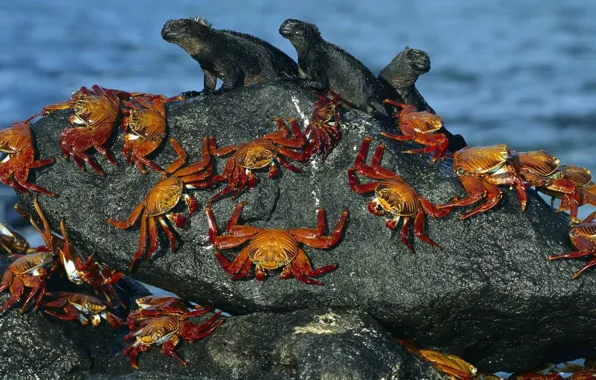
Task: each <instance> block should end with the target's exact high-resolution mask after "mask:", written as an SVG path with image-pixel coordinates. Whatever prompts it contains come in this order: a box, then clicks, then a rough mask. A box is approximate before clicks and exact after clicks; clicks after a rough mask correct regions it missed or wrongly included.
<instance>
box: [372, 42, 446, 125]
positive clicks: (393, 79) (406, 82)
mask: <svg viewBox="0 0 596 380" xmlns="http://www.w3.org/2000/svg"><path fill="white" fill-rule="evenodd" d="M429 71H430V58H429V56H428V54H427V53H426V52H424V51H422V50H418V49H411V48H410V47H408V46H406V48H405V49H404V50H402V51H401V52H400V53H399V54H398V55H397V56H395V58H393V60H391V62H390V63H389V64H388V65H387V66H385V68H384V69H383V70H381V73H380V74H379V81H380V82H381V83H382V84H383V85H384V86H385V91H386V92H387V93H391V92H394V94H393V95H394V97H392V98H394V99H395V100H397V101H398V102H400V103H405V104H411V105H414V106H416V109H417V110H418V111H429V112H432V113H435V111H434V110H433V109H432V108H431V107H430V106H429V105H428V103H426V101H425V100H424V98H423V97H422V95H420V93H419V92H418V90H417V89H416V80H417V79H418V77H419V76H420V75H423V74H426V73H428V72H429Z"/></svg>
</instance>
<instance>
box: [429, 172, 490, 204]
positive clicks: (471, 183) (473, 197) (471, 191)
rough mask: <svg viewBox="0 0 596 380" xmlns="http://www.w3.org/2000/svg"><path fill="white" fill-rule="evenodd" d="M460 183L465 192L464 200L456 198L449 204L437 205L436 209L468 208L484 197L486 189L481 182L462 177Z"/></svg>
mask: <svg viewBox="0 0 596 380" xmlns="http://www.w3.org/2000/svg"><path fill="white" fill-rule="evenodd" d="M460 180H461V183H462V185H463V187H464V189H465V190H466V193H467V195H468V196H467V197H464V198H461V199H460V198H456V199H454V200H452V201H450V202H447V203H445V204H442V205H437V208H438V209H442V208H447V207H463V206H469V205H471V204H473V203H476V202H478V201H479V200H481V199H482V198H484V197H485V196H486V193H487V189H486V188H485V187H484V185H483V184H482V181H480V180H479V179H477V178H475V177H470V176H464V177H461V179H460Z"/></svg>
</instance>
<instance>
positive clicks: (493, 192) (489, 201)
mask: <svg viewBox="0 0 596 380" xmlns="http://www.w3.org/2000/svg"><path fill="white" fill-rule="evenodd" d="M481 183H482V182H481ZM484 188H485V189H486V202H485V203H483V204H481V205H480V206H478V207H476V208H475V209H473V210H472V211H468V212H467V213H465V214H462V215H461V216H460V217H459V219H460V220H464V219H468V218H469V217H471V216H474V215H476V214H479V213H481V212H484V211H488V210H490V209H492V208H493V207H495V206H496V205H498V204H499V202H500V201H501V198H503V192H502V191H501V190H500V189H499V188H498V187H497V186H496V185H493V184H490V183H484Z"/></svg>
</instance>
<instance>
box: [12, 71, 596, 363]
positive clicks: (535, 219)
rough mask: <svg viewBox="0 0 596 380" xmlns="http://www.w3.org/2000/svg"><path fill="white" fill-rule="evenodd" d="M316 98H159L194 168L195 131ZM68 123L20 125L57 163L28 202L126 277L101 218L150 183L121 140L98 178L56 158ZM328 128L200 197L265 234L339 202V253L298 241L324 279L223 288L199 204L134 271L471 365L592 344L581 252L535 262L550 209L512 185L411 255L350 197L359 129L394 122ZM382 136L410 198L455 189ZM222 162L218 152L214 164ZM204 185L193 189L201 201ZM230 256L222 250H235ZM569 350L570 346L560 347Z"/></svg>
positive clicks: (121, 210)
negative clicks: (113, 161)
mask: <svg viewBox="0 0 596 380" xmlns="http://www.w3.org/2000/svg"><path fill="white" fill-rule="evenodd" d="M315 100H316V98H315V97H314V96H313V95H312V94H311V92H310V91H309V90H307V89H304V88H301V87H298V86H297V85H295V84H292V83H290V82H279V83H276V84H264V85H257V86H253V87H250V88H245V89H239V90H235V91H232V92H229V93H225V94H222V95H217V96H204V97H198V98H194V99H192V100H189V101H187V102H185V103H182V104H171V105H168V107H167V111H168V128H169V133H170V135H171V136H173V137H175V138H176V139H178V141H180V142H181V144H182V145H183V147H184V148H185V149H186V150H187V152H188V153H189V162H194V161H196V160H198V159H199V156H200V151H201V139H202V137H203V136H209V135H215V136H216V137H217V142H218V146H225V145H232V144H237V143H241V142H244V141H246V140H247V139H249V138H256V137H260V136H262V135H264V134H266V133H268V132H271V131H275V130H276V126H275V123H274V122H273V120H272V119H273V118H274V117H281V118H283V119H288V118H290V117H296V118H297V119H298V120H299V121H300V122H301V123H302V124H303V125H304V122H305V121H306V120H307V119H308V118H309V117H310V114H311V112H312V106H313V103H314V101H315ZM68 116H69V112H68V111H62V112H57V113H56V114H54V115H51V116H48V117H45V118H43V119H41V120H40V121H38V122H37V123H36V124H35V125H34V127H33V129H34V134H35V135H36V139H37V145H38V149H39V152H40V157H42V158H48V157H57V162H56V163H55V164H54V165H53V166H51V167H48V168H46V169H42V170H36V171H35V176H36V178H35V180H36V183H38V184H39V185H41V186H44V187H46V188H48V189H49V190H51V191H54V192H56V193H58V194H59V195H60V197H59V198H56V199H50V198H48V197H40V203H41V207H42V208H43V210H44V211H45V213H46V214H47V216H48V217H49V220H50V223H51V224H52V226H53V227H54V228H55V229H56V228H57V227H58V221H59V219H60V218H65V220H66V225H67V228H68V230H69V234H70V238H71V240H73V241H74V242H75V243H76V245H77V246H80V247H81V248H83V249H84V250H87V251H88V252H96V253H97V256H98V258H99V259H100V260H103V261H105V262H106V263H108V264H109V265H111V266H115V267H116V268H118V269H120V270H123V271H124V270H126V269H127V268H128V264H129V263H130V260H131V259H132V255H133V253H134V252H135V251H136V249H137V245H138V239H139V230H138V226H137V227H134V228H131V229H129V230H125V231H123V230H119V229H116V228H114V227H112V226H110V225H109V224H108V223H107V222H106V221H107V219H108V218H109V217H112V218H115V219H125V218H126V217H127V216H128V215H129V214H130V212H131V211H132V209H133V208H134V207H135V206H136V205H137V204H138V203H139V202H141V201H142V199H143V198H144V196H145V194H146V192H147V191H148V190H149V189H150V187H151V186H152V185H153V184H154V183H155V182H157V180H158V179H159V177H158V175H157V174H155V173H150V174H148V175H142V174H140V173H139V172H138V171H137V169H136V168H134V167H129V166H126V164H125V160H124V158H123V156H122V154H121V150H122V142H121V139H122V136H121V135H118V136H116V137H115V138H114V140H113V144H112V145H111V146H109V149H110V150H111V151H112V152H113V153H114V154H115V155H116V158H117V160H118V162H119V165H118V166H116V167H112V166H111V165H109V164H108V163H107V162H106V161H105V160H104V158H103V157H102V156H100V155H98V154H94V157H95V158H97V160H98V161H99V162H100V164H101V165H102V166H103V168H104V170H105V172H106V176H105V177H100V176H97V175H96V174H95V173H93V172H81V171H79V169H78V168H77V167H76V165H75V164H74V163H73V162H66V161H64V160H63V159H62V158H60V149H59V144H58V139H59V135H60V133H61V131H62V130H63V129H64V128H65V127H67V125H68V121H67V119H68ZM342 121H343V123H342V126H341V132H342V139H341V141H340V143H339V146H338V147H337V148H336V149H335V150H334V151H333V152H332V153H331V154H330V155H329V157H328V159H327V161H326V162H324V163H322V162H320V161H315V162H313V163H312V164H309V165H306V166H305V173H302V174H300V173H292V172H289V171H288V170H285V169H281V170H280V172H281V176H280V178H278V179H275V180H270V179H268V178H266V173H260V174H259V175H258V176H259V184H258V186H257V187H256V188H254V189H252V190H250V191H248V192H245V193H243V194H242V195H241V196H240V197H239V198H238V199H237V200H232V199H231V198H227V199H224V200H222V201H220V202H217V203H216V204H215V205H214V206H213V210H214V212H215V215H216V217H217V222H218V225H219V226H220V231H222V230H223V229H222V227H224V226H225V222H226V221H227V219H228V218H229V216H230V215H231V213H232V210H233V208H234V205H235V204H236V202H237V201H246V202H247V205H246V206H245V209H244V212H243V214H242V220H241V223H243V224H244V223H245V224H251V225H255V226H259V227H275V228H300V227H314V226H315V225H316V221H315V210H316V208H317V207H322V208H323V209H324V210H325V211H326V212H327V220H328V225H329V226H330V227H331V228H332V227H333V226H334V225H335V223H336V222H337V220H338V219H339V217H340V213H341V211H342V209H343V208H344V207H348V208H349V210H350V218H349V221H348V223H347V229H346V232H345V234H344V237H343V239H342V242H341V243H340V244H339V245H338V246H337V247H335V248H333V249H331V250H328V251H323V250H318V249H313V248H309V247H305V251H306V252H307V254H308V256H309V257H310V259H311V262H312V263H313V265H314V266H315V267H320V266H324V265H327V264H331V263H338V264H339V267H338V269H336V270H335V271H333V272H330V273H328V274H326V275H324V276H322V277H321V278H320V280H321V281H323V282H324V283H325V285H324V286H322V287H318V286H312V285H305V284H303V283H300V282H298V281H296V280H293V279H291V280H281V279H279V272H271V273H269V274H270V276H269V277H268V278H267V280H266V281H264V282H259V281H256V280H255V279H254V278H250V279H247V280H242V281H232V280H231V276H230V275H228V274H227V273H225V272H224V271H223V269H222V268H221V267H220V265H219V263H218V262H217V261H216V259H215V257H214V248H213V246H212V245H211V244H210V243H209V240H208V236H207V223H206V219H205V215H204V213H202V212H199V213H198V214H196V215H195V216H193V217H192V218H191V224H190V227H189V228H187V229H181V230H177V233H178V238H179V244H180V247H179V249H178V251H177V252H176V253H174V254H172V253H170V252H169V247H168V245H167V241H166V239H165V237H164V236H161V243H162V245H161V250H160V251H158V253H157V254H156V255H155V256H154V257H153V259H152V260H151V262H150V263H147V262H144V261H140V262H139V265H137V268H136V270H135V271H134V272H133V273H132V276H133V277H134V278H136V279H138V280H140V281H143V282H146V283H150V284H152V285H155V286H157V287H160V288H163V289H167V290H169V291H172V292H175V293H177V294H178V295H180V296H183V297H186V298H189V299H193V300H195V301H197V302H200V303H210V304H215V305H216V306H217V307H220V308H221V309H223V310H225V311H229V312H233V313H241V314H247V313H252V312H255V311H267V312H279V311H291V310H296V309H305V308H320V307H334V308H342V309H359V310H363V311H366V312H367V313H369V314H370V315H372V316H373V317H374V318H375V319H376V320H378V321H379V322H380V323H382V324H383V325H384V326H385V327H386V328H388V329H389V331H391V332H392V333H393V334H394V335H395V336H396V337H399V338H410V339H415V341H416V344H417V345H418V346H419V347H425V348H431V349H437V350H440V351H443V352H448V353H452V354H456V355H460V356H462V357H463V358H464V359H466V360H468V361H470V362H472V363H474V364H475V365H477V366H478V367H479V368H480V369H482V370H483V371H496V370H522V369H528V370H529V369H531V368H534V367H538V366H539V363H541V362H543V361H544V360H552V358H553V357H556V360H563V359H573V358H577V357H578V356H581V355H585V354H587V353H588V350H587V348H588V347H594V343H595V342H596V335H595V334H591V333H590V332H591V331H592V330H593V328H594V326H596V324H595V321H596V315H595V314H594V313H593V309H594V306H595V303H596V297H593V289H594V285H595V284H594V282H595V280H594V276H592V273H586V274H584V275H582V276H580V277H579V278H578V279H576V280H571V278H570V276H571V274H572V273H574V272H575V271H576V270H577V269H578V268H579V267H580V266H581V265H582V263H581V262H579V260H566V261H560V262H547V260H546V257H547V256H548V255H551V254H557V253H563V252H568V251H570V250H571V246H570V244H569V241H568V237H567V232H568V227H567V221H566V220H565V219H564V218H562V217H561V216H557V215H554V214H553V212H552V210H551V209H550V207H548V206H547V205H546V204H545V203H544V202H543V201H542V200H541V199H540V198H539V197H538V196H537V195H536V194H535V193H533V192H530V194H529V202H528V210H527V211H526V213H524V214H522V213H521V212H520V205H519V202H518V200H517V199H516V198H515V194H514V192H510V191H508V190H505V194H504V199H503V201H502V204H501V205H499V206H498V207H496V208H495V209H493V210H492V211H490V212H487V213H484V214H483V215H479V216H477V217H474V218H472V219H471V220H468V221H464V222H462V221H459V220H457V215H458V214H459V213H461V211H458V210H456V211H455V212H454V213H452V215H450V216H448V217H447V218H444V219H441V220H435V219H432V218H427V219H426V221H427V223H426V229H425V231H426V232H427V234H428V235H429V236H430V237H431V239H433V240H434V241H436V242H437V243H439V244H440V245H441V247H442V250H439V249H436V248H434V247H432V246H429V245H427V244H425V243H422V242H420V241H419V240H416V241H412V242H413V245H414V249H415V253H414V254H411V253H410V252H408V250H407V249H406V248H405V247H404V246H403V245H402V244H401V242H400V241H399V236H398V235H399V234H398V233H391V232H390V231H389V230H388V229H386V228H385V226H384V221H383V219H382V218H379V217H376V216H374V215H371V214H370V213H368V211H367V209H366V206H367V203H368V201H369V200H370V199H371V198H372V195H370V196H368V195H366V196H363V195H358V194H355V193H353V192H351V191H350V189H349V186H348V180H347V175H346V169H347V168H348V167H349V166H351V165H352V163H353V161H354V158H355V156H356V153H357V149H358V148H359V146H360V142H361V141H362V138H364V137H365V136H377V134H378V132H379V131H380V130H390V131H394V130H395V126H394V122H392V121H390V120H386V121H384V122H379V121H377V120H375V119H373V118H371V117H370V116H368V115H365V114H363V113H361V112H359V111H354V110H349V111H345V112H343V114H342ZM387 144H388V147H389V149H387V151H386V154H385V158H384V159H383V165H384V166H386V167H389V168H393V169H395V170H396V171H397V172H398V173H399V174H400V175H402V176H403V177H404V178H405V179H406V180H407V181H408V182H409V183H410V184H411V185H412V187H413V188H414V189H416V190H417V191H418V192H419V193H420V194H421V195H423V196H425V197H427V198H428V199H430V200H431V201H433V202H435V203H442V202H446V201H447V200H449V199H450V198H451V197H452V196H453V195H454V194H459V195H462V194H463V190H462V188H461V186H460V185H459V181H458V180H457V179H456V178H455V176H454V174H453V173H452V170H451V168H450V167H449V162H447V163H445V164H442V165H431V164H430V163H429V160H428V158H427V157H420V156H416V155H405V154H399V152H400V151H401V150H404V149H405V147H406V146H407V145H406V144H394V143H390V142H387ZM374 147H375V145H373V146H372V147H371V149H374ZM371 155H372V152H371V154H370V155H369V160H370V156H371ZM173 158H174V155H173V152H172V151H171V149H170V147H169V146H168V145H165V147H164V148H163V149H162V151H161V153H159V154H158V155H157V156H156V158H155V161H156V162H157V163H158V164H159V165H161V166H164V167H165V166H167V165H168V164H169V163H170V162H171V161H172V160H173ZM224 161H225V160H222V159H218V160H217V162H218V166H219V171H220V172H221V168H222V166H223V163H224ZM362 181H366V179H364V178H363V179H362ZM216 191H217V189H216V190H210V191H195V192H193V194H194V195H195V196H196V198H197V199H198V200H199V203H200V204H201V205H204V204H205V203H206V202H207V200H208V199H209V197H211V196H212V195H213V194H215V192H216ZM20 202H21V204H22V206H23V207H24V208H26V209H29V210H31V203H32V198H31V197H30V196H20ZM182 210H183V208H182ZM160 234H161V233H160ZM411 239H413V237H411ZM235 252H236V251H226V252H225V253H224V254H226V255H227V256H228V257H229V258H233V257H234V256H235ZM571 346H573V347H582V349H580V350H579V351H580V352H577V351H574V352H571V351H568V350H567V348H568V347H571ZM584 347H585V348H586V349H585V350H584V349H583V348H584Z"/></svg>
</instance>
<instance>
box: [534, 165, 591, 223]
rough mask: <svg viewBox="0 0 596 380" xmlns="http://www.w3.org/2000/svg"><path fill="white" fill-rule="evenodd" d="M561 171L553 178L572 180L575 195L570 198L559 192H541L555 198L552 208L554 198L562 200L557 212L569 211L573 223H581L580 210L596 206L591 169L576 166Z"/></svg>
mask: <svg viewBox="0 0 596 380" xmlns="http://www.w3.org/2000/svg"><path fill="white" fill-rule="evenodd" d="M559 169H560V170H558V171H557V172H555V173H554V174H553V177H555V178H561V179H568V180H571V181H572V182H573V183H574V184H575V190H574V192H573V194H572V195H569V196H561V195H560V194H559V193H557V192H546V191H542V190H541V191H542V192H543V193H545V194H548V195H551V196H552V197H553V198H552V199H551V206H552V204H553V201H554V198H562V199H561V204H560V205H559V208H558V209H557V211H556V212H563V211H565V210H569V216H570V218H571V222H572V223H579V220H578V219H577V214H578V208H579V207H581V206H583V205H586V204H591V205H592V206H596V184H595V183H594V182H592V172H591V171H590V170H589V169H586V168H582V167H580V166H575V165H564V166H561V167H560V168H559ZM566 195H567V194H566Z"/></svg>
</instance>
